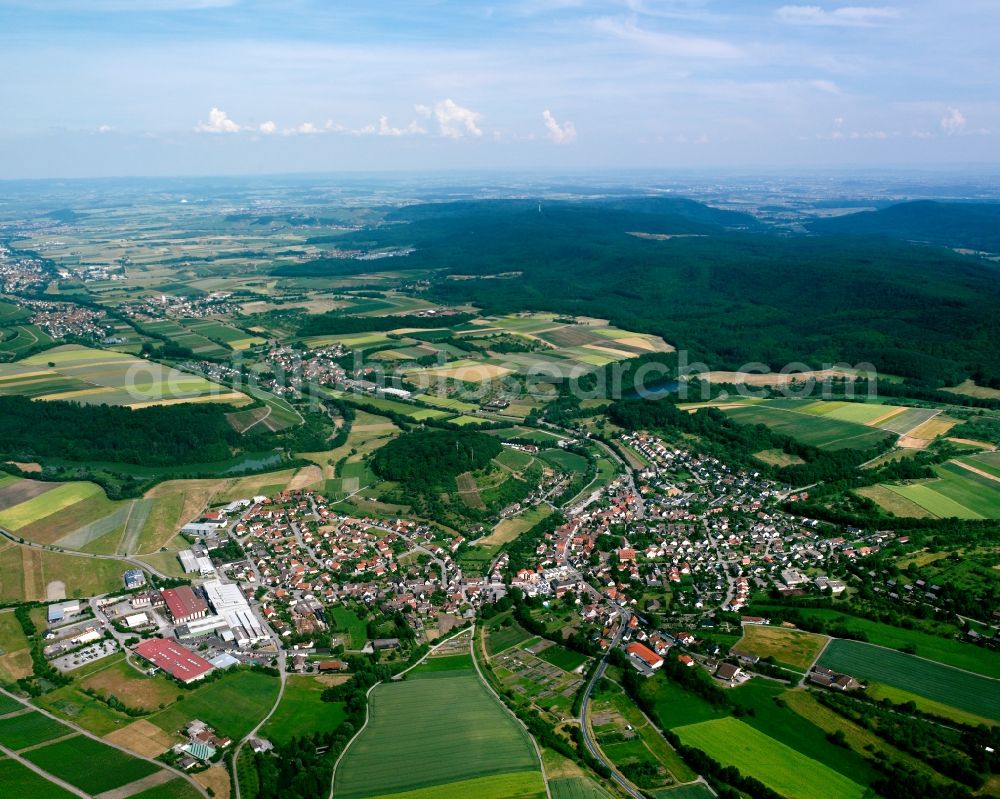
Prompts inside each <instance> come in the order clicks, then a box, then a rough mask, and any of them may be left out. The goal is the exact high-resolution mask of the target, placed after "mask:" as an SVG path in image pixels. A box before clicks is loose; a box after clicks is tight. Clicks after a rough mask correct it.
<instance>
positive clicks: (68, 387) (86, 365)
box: [0, 342, 247, 407]
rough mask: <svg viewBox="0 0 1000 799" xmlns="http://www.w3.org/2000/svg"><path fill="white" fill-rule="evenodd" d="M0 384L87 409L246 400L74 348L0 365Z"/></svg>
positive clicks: (195, 380) (155, 368)
mask: <svg viewBox="0 0 1000 799" xmlns="http://www.w3.org/2000/svg"><path fill="white" fill-rule="evenodd" d="M209 343H211V342H209ZM211 346H212V347H214V348H216V349H221V348H219V347H218V346H217V345H215V344H212V345H211ZM0 385H2V386H3V393H6V394H24V395H25V396H32V397H37V398H41V399H66V400H75V401H77V402H82V403H85V404H86V403H98V404H100V403H104V404H108V405H129V406H133V407H138V406H142V405H148V404H158V403H162V402H177V401H182V400H193V399H198V398H211V399H212V400H213V401H222V402H230V403H235V404H240V403H245V402H246V401H247V398H246V397H245V396H244V395H243V394H240V393H238V392H233V391H231V390H229V389H227V388H225V387H223V386H219V385H218V384H216V383H213V382H211V381H210V380H207V379H206V378H204V377H199V376H197V375H192V374H188V373H186V372H182V371H180V370H177V369H171V368H169V367H166V366H163V365H161V364H159V363H156V362H154V361H148V360H145V359H141V358H136V357H134V356H132V355H129V354H127V353H122V352H115V351H112V350H97V349H93V348H90V347H82V346H79V345H76V344H67V345H63V346H60V347H55V348H53V349H51V350H46V351H45V352H42V353H40V354H38V355H32V356H30V357H28V358H25V359H24V360H22V361H18V362H17V363H10V364H0ZM43 392H45V393H43Z"/></svg>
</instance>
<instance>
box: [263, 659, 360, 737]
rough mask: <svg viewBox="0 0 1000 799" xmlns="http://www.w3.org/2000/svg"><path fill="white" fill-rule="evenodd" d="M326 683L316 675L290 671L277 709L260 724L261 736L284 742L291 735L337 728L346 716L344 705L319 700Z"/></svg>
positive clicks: (299, 735)
mask: <svg viewBox="0 0 1000 799" xmlns="http://www.w3.org/2000/svg"><path fill="white" fill-rule="evenodd" d="M325 687H326V686H324V685H323V684H322V683H321V682H319V681H318V680H317V679H316V678H315V677H305V676H299V675H289V677H288V682H287V683H286V684H285V692H284V694H282V696H281V702H279V703H278V709H277V710H275V711H274V715H273V716H271V718H269V719H268V720H267V724H265V725H264V726H263V727H262V728H261V732H260V734H261V736H263V737H264V738H266V739H268V740H270V741H274V742H275V743H278V744H283V743H287V742H288V741H289V740H291V739H292V738H294V737H301V736H303V735H313V734H314V733H321V732H322V733H325V732H333V731H334V730H335V729H337V727H339V726H340V724H341V722H342V721H343V720H344V719H345V718H346V714H345V713H344V706H343V703H341V702H324V701H322V700H321V699H320V694H322V693H323V689H324V688H325Z"/></svg>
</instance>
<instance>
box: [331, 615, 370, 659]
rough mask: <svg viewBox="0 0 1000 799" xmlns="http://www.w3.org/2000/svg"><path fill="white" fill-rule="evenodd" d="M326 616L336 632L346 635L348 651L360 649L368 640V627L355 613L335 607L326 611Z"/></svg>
mask: <svg viewBox="0 0 1000 799" xmlns="http://www.w3.org/2000/svg"><path fill="white" fill-rule="evenodd" d="M327 615H328V617H329V618H330V620H331V622H332V627H333V629H334V630H335V631H336V632H345V633H347V634H348V637H349V640H348V641H347V642H346V643H345V646H347V648H348V649H361V647H363V646H364V645H365V642H366V641H367V640H368V625H367V624H366V623H365V620H364V619H362V618H361V617H360V616H358V614H357V613H355V612H354V611H353V610H351V609H350V608H345V607H344V606H343V605H336V606H335V607H332V608H328V609H327ZM348 645H349V646H348Z"/></svg>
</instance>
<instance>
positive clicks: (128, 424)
mask: <svg viewBox="0 0 1000 799" xmlns="http://www.w3.org/2000/svg"><path fill="white" fill-rule="evenodd" d="M233 410H235V409H234V408H232V407H231V406H229V405H214V404H197V403H190V404H179V405H166V406H153V407H150V408H141V409H139V410H132V409H130V408H121V407H113V406H110V405H88V406H84V405H79V404H77V403H74V402H62V401H58V400H54V401H50V402H35V401H32V400H30V399H28V398H27V397H16V396H12V397H0V442H3V455H5V456H6V457H9V458H17V459H23V460H33V459H34V458H45V457H55V458H65V459H67V460H74V461H113V462H116V463H132V464H141V465H144V466H169V465H176V464H189V463H208V462H211V461H221V460H226V459H227V458H230V457H232V454H233V449H234V448H236V447H238V446H239V445H240V444H241V443H242V441H241V437H240V435H239V433H237V432H236V431H235V430H234V429H233V428H232V426H231V425H230V424H229V422H228V421H227V420H226V413H227V412H232V411H233Z"/></svg>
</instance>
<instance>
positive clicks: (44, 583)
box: [0, 541, 128, 602]
mask: <svg viewBox="0 0 1000 799" xmlns="http://www.w3.org/2000/svg"><path fill="white" fill-rule="evenodd" d="M126 568H128V567H127V566H126V565H125V564H123V563H122V562H120V561H116V560H104V559H98V558H91V557H88V556H86V555H69V554H65V553H62V552H51V551H49V550H46V549H39V548H37V547H28V546H23V545H21V544H15V543H14V542H12V541H11V542H8V543H4V542H3V541H0V602H25V601H29V602H30V601H44V600H46V599H48V598H49V587H50V586H52V587H53V588H55V587H56V586H55V585H53V584H57V585H58V586H59V588H60V593H62V592H65V595H66V596H67V597H83V596H93V595H94V594H103V593H107V592H108V591H114V590H116V589H118V588H121V587H122V574H123V573H124V572H125V569H126Z"/></svg>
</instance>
